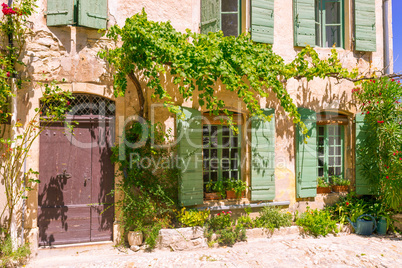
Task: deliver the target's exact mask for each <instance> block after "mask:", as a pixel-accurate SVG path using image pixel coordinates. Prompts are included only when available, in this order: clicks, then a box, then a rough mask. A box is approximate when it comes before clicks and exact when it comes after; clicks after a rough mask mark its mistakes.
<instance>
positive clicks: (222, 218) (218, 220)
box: [208, 211, 233, 231]
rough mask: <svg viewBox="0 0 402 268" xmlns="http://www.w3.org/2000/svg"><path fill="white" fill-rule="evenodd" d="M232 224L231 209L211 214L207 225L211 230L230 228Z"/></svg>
mask: <svg viewBox="0 0 402 268" xmlns="http://www.w3.org/2000/svg"><path fill="white" fill-rule="evenodd" d="M232 225H233V220H232V211H228V212H225V211H222V212H219V213H218V214H216V215H214V216H212V217H211V218H210V219H209V221H208V226H209V228H210V229H212V230H213V231H218V230H223V229H226V228H230V227H232Z"/></svg>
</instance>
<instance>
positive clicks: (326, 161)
mask: <svg viewBox="0 0 402 268" xmlns="http://www.w3.org/2000/svg"><path fill="white" fill-rule="evenodd" d="M321 127H323V128H324V135H321V134H320V128H321ZM329 127H339V129H340V135H335V132H334V135H329ZM334 130H335V128H334ZM330 136H332V137H334V138H335V137H338V136H340V139H341V153H340V154H339V155H338V154H335V151H334V154H333V157H334V164H333V165H332V166H333V167H334V168H336V167H339V166H341V174H340V175H336V174H334V175H336V176H340V177H341V178H344V177H345V164H344V163H345V126H344V125H340V124H322V125H317V175H318V177H323V178H326V179H328V180H329V174H328V171H329V146H330V144H329V137H330ZM320 137H322V138H324V145H320V143H319V139H320ZM320 147H323V148H324V152H323V153H320V151H319V150H320ZM321 155H322V156H324V160H323V166H320V164H319V159H320V157H321ZM338 156H340V157H341V164H340V165H336V160H335V159H336V157H338ZM320 168H323V169H324V171H323V175H322V176H320V174H319V169H320ZM334 173H335V172H334ZM331 176H332V175H331Z"/></svg>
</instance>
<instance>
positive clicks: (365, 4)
mask: <svg viewBox="0 0 402 268" xmlns="http://www.w3.org/2000/svg"><path fill="white" fill-rule="evenodd" d="M355 46H356V50H357V51H376V50H377V46H376V27H375V0H355Z"/></svg>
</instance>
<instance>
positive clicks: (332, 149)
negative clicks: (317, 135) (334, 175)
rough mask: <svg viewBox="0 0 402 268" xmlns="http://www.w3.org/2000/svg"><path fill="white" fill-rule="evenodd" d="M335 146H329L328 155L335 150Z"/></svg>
mask: <svg viewBox="0 0 402 268" xmlns="http://www.w3.org/2000/svg"><path fill="white" fill-rule="evenodd" d="M334 149H335V148H334V147H332V146H331V147H329V151H328V154H329V155H334V152H335V150H334Z"/></svg>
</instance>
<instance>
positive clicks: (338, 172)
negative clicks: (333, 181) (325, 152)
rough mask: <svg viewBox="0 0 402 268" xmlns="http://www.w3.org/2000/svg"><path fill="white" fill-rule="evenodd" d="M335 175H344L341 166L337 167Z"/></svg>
mask: <svg viewBox="0 0 402 268" xmlns="http://www.w3.org/2000/svg"><path fill="white" fill-rule="evenodd" d="M335 175H338V176H339V175H342V168H341V167H337V168H336V171H335Z"/></svg>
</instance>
